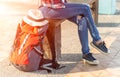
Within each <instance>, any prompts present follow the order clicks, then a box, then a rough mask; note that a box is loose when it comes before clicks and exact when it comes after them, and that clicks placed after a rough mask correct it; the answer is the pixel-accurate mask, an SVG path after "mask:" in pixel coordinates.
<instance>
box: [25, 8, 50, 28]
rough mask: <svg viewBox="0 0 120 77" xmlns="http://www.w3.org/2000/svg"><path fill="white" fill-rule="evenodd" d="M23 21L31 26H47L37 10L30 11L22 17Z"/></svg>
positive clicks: (46, 22)
mask: <svg viewBox="0 0 120 77" xmlns="http://www.w3.org/2000/svg"><path fill="white" fill-rule="evenodd" d="M23 21H24V22H26V23H27V24H29V25H31V26H44V25H46V24H48V21H47V20H45V19H44V17H43V14H42V12H41V11H40V10H38V9H30V10H29V11H28V13H27V15H26V16H24V17H23Z"/></svg>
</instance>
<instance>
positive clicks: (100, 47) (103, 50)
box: [90, 41, 110, 54]
mask: <svg viewBox="0 0 120 77" xmlns="http://www.w3.org/2000/svg"><path fill="white" fill-rule="evenodd" d="M90 44H91V46H93V47H94V48H96V49H97V50H98V51H100V52H101V53H105V54H107V53H110V50H109V49H108V48H107V47H106V45H105V42H104V41H103V42H102V43H100V44H99V45H97V44H96V43H95V42H91V43H90Z"/></svg>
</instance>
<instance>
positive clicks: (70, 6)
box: [39, 3, 101, 54]
mask: <svg viewBox="0 0 120 77" xmlns="http://www.w3.org/2000/svg"><path fill="white" fill-rule="evenodd" d="M65 6H66V8H61V9H52V8H49V7H46V6H44V7H40V8H39V9H40V10H41V11H42V12H43V15H44V17H45V18H47V19H68V20H69V21H71V22H73V23H75V24H77V25H78V27H80V24H79V23H80V20H79V19H78V18H77V16H79V15H82V16H84V17H85V18H87V19H88V23H87V26H84V25H83V26H84V28H83V29H84V30H79V29H78V34H79V37H80V41H81V45H82V53H83V54H87V53H89V46H88V30H87V29H89V31H90V34H91V36H92V38H93V41H98V40H100V39H101V38H100V36H99V32H98V30H97V28H96V25H95V23H94V20H93V18H92V14H91V11H90V7H89V6H88V5H86V4H75V3H65Z"/></svg>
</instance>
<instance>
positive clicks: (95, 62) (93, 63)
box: [83, 59, 99, 66]
mask: <svg viewBox="0 0 120 77" xmlns="http://www.w3.org/2000/svg"><path fill="white" fill-rule="evenodd" d="M83 62H84V64H86V63H87V64H89V65H93V66H97V65H98V64H99V61H98V60H95V61H94V62H91V61H88V60H86V59H83Z"/></svg>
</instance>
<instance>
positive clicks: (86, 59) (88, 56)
mask: <svg viewBox="0 0 120 77" xmlns="http://www.w3.org/2000/svg"><path fill="white" fill-rule="evenodd" d="M82 58H83V60H84V62H86V63H88V64H90V65H98V64H99V61H98V60H96V59H95V58H94V57H93V56H92V53H88V54H85V55H83V57H82Z"/></svg>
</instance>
